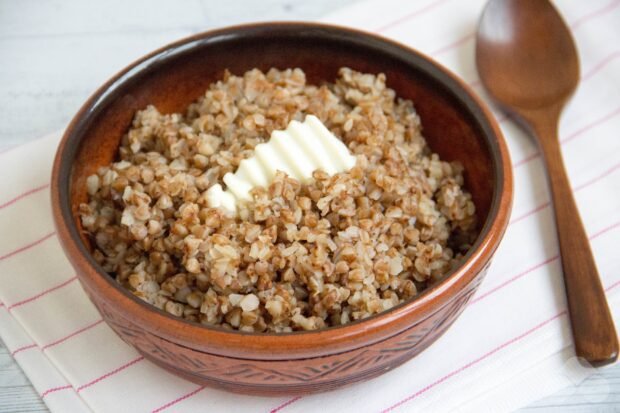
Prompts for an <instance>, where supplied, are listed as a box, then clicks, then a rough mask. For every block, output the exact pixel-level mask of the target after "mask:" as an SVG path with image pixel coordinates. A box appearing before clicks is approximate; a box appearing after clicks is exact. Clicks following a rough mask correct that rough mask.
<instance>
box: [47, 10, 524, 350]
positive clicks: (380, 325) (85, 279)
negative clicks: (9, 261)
mask: <svg viewBox="0 0 620 413" xmlns="http://www.w3.org/2000/svg"><path fill="white" fill-rule="evenodd" d="M273 29H278V30H295V31H302V30H310V31H314V30H319V31H327V32H332V33H333V32H335V33H337V34H339V35H343V36H349V37H352V38H355V37H357V38H362V39H370V40H373V41H375V42H378V43H381V44H382V46H384V47H387V48H390V49H391V50H393V51H394V52H395V53H396V52H398V53H399V57H402V56H404V55H408V57H409V59H408V60H407V64H409V65H415V66H416V68H417V69H418V70H420V71H422V72H424V73H425V74H426V75H428V76H430V77H432V78H433V79H434V80H435V81H437V82H438V83H439V84H442V85H443V86H444V88H445V89H446V90H449V91H450V92H452V93H453V94H454V97H455V98H456V99H458V100H459V101H460V103H461V104H462V105H463V106H464V107H466V108H467V110H468V112H470V113H469V114H470V115H471V116H472V119H474V120H476V121H477V123H478V125H477V126H478V128H480V130H481V135H482V136H483V139H484V141H485V144H486V145H487V147H488V149H489V152H490V157H491V160H492V162H493V165H492V166H493V168H492V170H493V175H494V177H495V185H494V190H493V198H492V202H491V206H490V208H489V213H488V216H487V218H486V220H485V223H484V225H483V227H482V228H481V229H480V232H479V234H478V237H477V238H476V241H475V242H474V244H473V245H472V247H471V248H470V250H469V251H468V252H467V253H466V254H465V256H464V258H463V259H464V261H463V262H462V263H461V265H459V266H458V267H456V268H454V269H453V270H451V271H450V272H448V273H447V274H446V276H445V277H444V279H443V280H441V281H440V282H438V283H437V284H435V285H433V286H431V287H429V288H428V289H426V290H424V291H423V292H422V293H420V294H419V295H418V296H416V297H415V298H413V299H411V300H409V301H405V302H404V303H401V304H399V305H397V306H395V307H393V308H391V309H389V310H387V311H384V312H382V313H378V314H376V315H373V316H371V317H368V318H365V319H363V320H357V321H354V322H352V323H349V324H346V325H342V326H333V327H328V328H324V329H321V330H315V331H297V332H292V333H250V332H241V331H237V330H226V329H224V328H222V327H218V326H206V325H203V324H200V323H197V322H191V321H187V320H183V319H180V318H178V317H175V316H173V315H171V314H168V313H166V312H164V311H162V310H160V309H158V308H156V307H155V306H153V305H151V304H148V303H146V302H144V301H142V300H140V299H139V298H138V297H136V296H134V295H133V294H131V293H130V292H129V291H128V290H126V289H125V288H123V287H122V286H121V285H119V284H118V283H116V282H115V280H114V279H112V277H110V276H109V275H108V274H107V273H106V272H105V271H103V269H102V268H101V267H100V266H99V264H97V263H96V262H95V261H94V259H93V258H92V256H91V254H90V252H89V251H88V249H87V247H86V246H85V245H84V244H83V242H82V240H81V238H80V235H79V232H78V228H77V226H76V224H75V222H74V220H73V214H72V208H71V203H70V195H69V193H70V190H69V183H70V180H69V177H70V176H71V169H72V161H73V156H74V155H75V152H76V149H75V148H76V147H77V146H78V145H76V143H79V142H81V139H79V138H80V133H81V130H80V127H82V126H84V123H85V122H86V121H87V120H88V119H89V117H90V116H92V115H93V113H94V112H96V111H94V110H93V109H94V108H95V107H96V106H97V105H98V104H100V103H101V102H104V103H105V101H106V96H107V94H108V92H109V91H110V90H113V89H114V88H117V87H121V88H122V87H123V85H124V83H125V82H126V81H127V80H130V79H132V77H133V75H135V74H138V73H140V72H141V71H142V70H144V69H147V68H148V67H149V63H153V62H155V61H157V59H164V60H165V59H169V58H173V57H174V56H175V54H176V53H178V52H183V51H185V50H188V49H191V48H192V46H194V47H199V46H200V45H201V44H203V42H208V41H213V39H218V38H225V37H226V36H227V35H238V34H240V33H244V32H251V31H253V30H263V31H265V30H273ZM326 41H329V40H326ZM410 60H415V61H416V62H415V64H414V62H412V61H410ZM420 65H423V66H425V67H420ZM69 155H72V156H71V158H70V159H69V158H68V156H69ZM69 161H71V162H69ZM512 194H513V178H512V168H511V162H510V156H509V153H508V150H507V145H506V143H505V141H504V138H503V135H502V133H501V131H500V129H499V126H498V124H497V121H496V120H495V118H494V116H493V115H492V114H491V112H490V110H489V109H488V108H487V106H486V104H485V103H484V102H483V101H482V100H481V99H480V98H479V97H478V96H476V95H475V93H474V92H473V91H472V89H471V88H470V87H469V86H468V85H467V84H466V83H465V82H464V81H463V80H461V79H460V78H459V77H458V76H457V75H455V74H453V73H452V72H451V71H450V70H448V69H447V68H445V67H444V66H442V65H441V64H439V63H438V62H436V61H434V60H433V59H432V58H431V57H429V56H427V55H425V54H423V53H421V52H419V51H417V50H415V49H413V48H411V47H409V46H407V45H404V44H401V43H399V42H396V41H394V40H391V39H388V38H385V37H383V36H381V35H378V34H375V33H370V32H366V31H362V30H358V29H353V28H350V27H343V26H338V25H333V24H325V23H309V22H263V23H250V24H241V25H235V26H227V27H223V28H218V29H214V30H209V31H205V32H201V33H198V34H194V35H192V36H189V37H185V38H182V39H180V40H177V41H175V42H172V43H170V44H167V45H165V46H163V47H161V48H159V49H157V50H155V51H153V52H151V53H149V54H147V55H145V56H143V57H141V58H139V59H138V60H136V61H134V62H133V63H131V64H130V65H128V66H127V67H125V68H124V69H122V70H121V71H119V72H118V73H116V74H115V75H114V76H112V77H111V78H110V79H109V80H108V81H106V82H105V83H104V84H103V85H102V86H100V87H99V88H98V89H97V90H96V91H95V92H94V93H93V94H92V95H91V96H90V97H89V98H88V100H87V101H86V102H85V103H84V104H83V105H82V107H81V108H80V109H79V111H78V112H77V113H76V115H75V116H74V117H73V119H72V120H71V122H70V123H69V125H68V126H67V128H66V130H65V132H64V134H63V137H62V139H61V141H60V144H59V146H58V149H57V152H56V157H55V159H54V164H53V169H52V179H51V200H52V211H53V218H54V221H55V225H56V229H57V233H58V239H59V241H60V242H61V244H62V246H63V249H64V251H65V254H66V255H67V257H68V259H69V261H70V262H71V263H72V265H73V266H74V268H75V269H76V272H77V274H78V278H79V280H80V282H81V283H82V285H83V286H84V287H85V289H86V290H87V291H88V292H89V293H90V294H93V295H96V296H98V297H99V298H100V299H101V298H104V297H105V298H107V299H111V300H113V302H114V305H115V306H116V307H117V308H115V310H117V311H118V312H120V313H121V314H122V317H124V318H131V320H132V322H133V323H137V324H139V325H140V327H141V328H143V329H144V330H146V331H148V332H150V333H151V334H154V335H156V336H158V337H159V338H161V339H164V340H166V341H169V342H173V343H176V344H180V345H183V346H186V347H189V348H191V349H193V350H197V351H202V352H208V353H211V354H215V355H222V356H228V357H230V356H232V357H238V358H260V359H274V360H276V359H295V358H305V357H308V356H309V355H312V357H316V356H321V355H327V354H335V353H338V352H344V351H349V350H352V349H356V348H360V347H364V346H368V345H371V344H373V343H376V342H378V341H383V340H385V339H387V338H389V337H391V336H393V335H396V334H398V333H399V332H401V331H403V330H404V329H406V328H408V327H410V326H411V324H412V322H414V321H416V322H419V321H421V320H423V319H425V318H427V317H429V316H431V315H432V314H433V313H435V312H436V311H438V309H439V308H441V307H443V306H444V305H446V304H447V303H448V302H449V301H450V298H451V297H452V296H454V295H456V294H458V293H459V292H460V291H461V290H463V289H464V288H465V287H466V286H467V285H468V284H469V283H470V282H471V281H472V280H473V279H474V278H475V277H476V276H477V274H478V273H479V272H480V271H481V270H482V269H483V268H484V267H485V266H486V265H487V264H488V262H489V261H490V259H491V257H492V255H493V253H494V252H495V250H496V248H497V246H498V245H499V242H500V240H501V238H502V237H503V234H504V232H505V229H506V227H507V225H508V219H509V217H510V211H511V207H512ZM437 303H439V305H437ZM433 308H435V309H433ZM104 318H105V317H104Z"/></svg>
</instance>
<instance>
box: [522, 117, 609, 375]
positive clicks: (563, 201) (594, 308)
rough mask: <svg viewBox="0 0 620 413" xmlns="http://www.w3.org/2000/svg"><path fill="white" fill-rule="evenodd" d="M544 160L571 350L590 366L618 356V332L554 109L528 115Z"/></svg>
mask: <svg viewBox="0 0 620 413" xmlns="http://www.w3.org/2000/svg"><path fill="white" fill-rule="evenodd" d="M527 118H529V119H528V120H529V121H530V124H531V126H532V128H533V130H534V133H535V134H536V135H537V136H538V142H539V144H540V147H541V149H542V152H543V156H544V160H545V162H546V164H547V174H548V176H549V184H550V186H551V194H552V197H553V205H554V209H555V222H556V228H557V232H558V238H559V241H560V253H561V257H562V268H563V270H564V284H565V287H566V295H567V298H568V309H569V313H570V320H571V326H572V330H573V338H574V342H575V352H576V353H577V356H578V357H583V358H584V359H585V360H587V361H588V362H589V363H590V364H591V365H593V366H602V365H605V364H610V363H613V362H615V361H616V359H617V358H618V336H617V334H616V330H615V326H614V322H613V319H612V317H611V314H610V312H609V307H608V305H607V299H606V297H605V291H604V290H603V286H602V285H601V280H600V278H599V275H598V271H597V269H596V263H595V262H594V257H593V255H592V251H591V250H590V243H589V241H588V236H587V234H586V231H585V229H584V227H583V223H582V222H581V218H580V217H579V210H578V209H577V205H576V203H575V198H574V197H573V191H572V189H571V185H570V181H569V180H568V176H567V174H566V169H565V168H564V162H563V160H562V152H561V150H560V141H559V139H558V119H559V112H558V113H555V111H550V112H546V113H543V112H538V114H536V115H534V116H527Z"/></svg>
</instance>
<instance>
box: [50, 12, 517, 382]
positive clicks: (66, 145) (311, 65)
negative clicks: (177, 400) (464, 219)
mask: <svg viewBox="0 0 620 413" xmlns="http://www.w3.org/2000/svg"><path fill="white" fill-rule="evenodd" d="M343 66H347V67H351V68H353V69H356V70H360V71H363V72H370V73H380V72H382V73H385V74H386V76H387V79H388V86H389V87H391V88H393V89H395V90H396V92H397V94H398V96H400V97H403V98H406V99H411V100H413V102H414V104H415V106H416V109H417V111H418V113H419V114H420V117H421V119H422V124H423V127H424V135H425V137H426V138H427V140H428V142H429V145H430V146H431V148H432V149H433V150H434V151H436V152H438V153H439V155H440V156H441V157H442V159H446V160H458V161H460V162H461V163H462V164H463V165H464V167H465V171H466V174H465V178H466V186H467V188H468V189H469V190H470V191H471V193H472V195H473V198H474V202H475V204H476V208H477V213H478V218H479V222H481V223H484V225H483V228H482V234H481V236H480V237H479V240H478V241H477V243H476V244H475V246H474V248H473V250H472V251H471V252H470V253H469V254H468V256H467V259H466V260H465V262H464V263H463V265H462V266H461V267H460V268H458V269H456V270H454V272H453V273H452V274H451V275H450V276H449V277H447V279H446V280H445V281H443V282H442V283H439V284H438V285H436V286H434V287H433V288H431V289H429V290H428V291H426V292H425V293H423V294H422V295H421V296H420V297H419V298H417V299H416V300H414V301H412V302H410V303H407V304H405V305H401V306H398V307H396V308H395V309H393V310H391V311H389V312H387V313H385V314H382V315H380V316H375V317H371V318H370V319H367V320H365V321H363V322H358V323H352V324H351V325H348V326H344V327H338V328H331V329H326V330H322V331H320V332H313V333H307V334H288V335H252V334H241V333H230V332H226V331H222V330H218V329H213V328H205V327H202V326H198V325H192V324H191V323H187V322H183V321H181V320H178V319H174V318H173V317H171V316H169V315H166V314H164V313H163V312H161V311H159V310H157V309H154V308H150V307H149V306H148V305H147V304H145V303H143V302H141V301H140V300H138V299H136V298H135V297H133V296H131V294H129V293H127V291H125V290H123V289H122V288H120V287H119V286H118V285H116V284H115V282H113V281H111V280H110V278H109V277H107V276H106V275H104V274H102V272H101V269H100V268H99V267H98V266H97V265H96V264H95V263H94V261H93V260H92V258H91V257H89V256H88V253H87V250H86V248H89V241H88V239H87V238H86V237H85V235H84V234H83V232H82V231H81V228H80V222H79V218H78V215H77V212H76V210H77V206H78V205H79V204H80V203H81V202H84V201H85V200H86V190H85V179H86V177H87V176H88V175H90V174H92V173H94V172H95V171H96V169H97V168H98V167H99V166H102V165H107V164H109V163H110V161H112V160H113V159H114V157H115V153H116V150H117V147H118V144H119V142H120V140H121V138H122V135H123V133H125V132H126V130H127V128H128V127H129V125H130V124H131V121H132V118H133V115H134V114H135V112H136V110H139V109H142V108H144V107H145V106H146V105H148V104H154V105H155V106H156V107H157V108H158V109H159V110H160V111H162V112H164V113H171V112H179V111H183V110H184V109H185V108H186V107H187V106H188V104H189V103H191V102H192V101H194V100H195V99H197V98H198V97H200V96H201V95H202V94H203V93H204V90H206V89H207V88H208V86H209V84H211V83H212V82H214V81H216V80H219V79H221V78H222V76H223V74H224V70H226V69H228V70H229V71H230V72H232V73H233V74H242V73H243V72H245V71H247V70H249V69H252V68H254V67H257V68H260V69H262V70H268V69H269V68H271V67H277V68H280V69H284V68H289V67H301V68H302V69H303V70H304V71H305V73H306V75H307V78H308V82H309V83H314V84H320V83H323V82H331V81H333V80H334V79H335V78H336V76H337V72H338V69H339V68H340V67H343ZM511 201H512V175H511V171H510V160H509V157H508V154H507V150H506V147H505V144H504V142H503V139H502V137H501V133H500V132H499V129H498V127H497V125H496V123H495V122H494V121H493V120H492V118H491V115H490V114H489V113H488V111H487V110H486V109H485V108H484V106H483V105H482V104H481V103H480V102H479V100H478V99H477V98H475V96H473V95H472V94H471V92H470V91H468V88H467V87H466V86H465V85H464V84H462V82H460V81H459V80H458V79H456V78H454V77H453V76H452V75H450V74H449V73H447V72H446V71H445V70H444V69H441V68H440V67H438V66H436V64H434V63H432V62H430V61H429V60H427V58H425V57H423V56H422V55H420V54H418V53H416V52H413V51H410V50H408V49H406V48H404V47H402V46H399V45H396V44H394V43H391V42H389V41H386V40H382V39H380V38H377V37H374V36H371V35H367V34H363V33H360V32H356V31H352V30H344V29H339V28H334V27H331V26H321V25H311V24H267V25H253V26H241V27H237V28H232V29H223V30H221V31H216V32H210V33H206V34H202V35H197V36H194V37H193V38H190V39H189V40H188V41H186V42H183V43H181V42H179V43H176V44H175V45H173V46H172V47H171V48H169V49H166V50H164V49H162V50H160V51H158V52H155V53H154V54H152V55H151V56H150V57H147V58H146V59H145V60H142V61H139V62H138V63H137V64H135V65H134V66H130V68H129V69H127V70H126V71H124V72H121V73H120V74H119V75H117V77H116V78H114V79H112V80H111V81H110V82H108V83H107V84H106V85H104V86H103V87H102V88H101V89H100V90H99V91H97V92H96V93H95V94H94V95H93V97H92V98H91V99H90V100H89V101H88V102H87V103H86V104H85V105H84V107H83V108H82V109H81V110H80V112H79V113H78V114H77V115H76V117H75V118H74V120H73V121H72V123H71V124H70V125H69V127H68V129H67V132H66V134H65V136H64V138H63V141H62V142H61V145H60V148H59V151H58V154H57V158H56V161H55V165H54V172H53V178H52V205H53V208H54V218H55V221H56V225H57V228H58V234H59V239H60V241H61V243H62V245H63V248H64V249H65V252H66V253H67V256H68V257H69V259H70V261H71V262H72V264H73V265H74V266H75V267H76V270H77V273H78V276H79V278H80V282H81V283H82V285H83V286H84V288H85V290H86V291H87V293H88V294H89V296H90V297H91V300H92V301H93V302H94V303H95V304H96V306H97V307H98V309H99V310H100V312H101V313H102V315H103V317H104V318H105V320H106V321H107V322H108V324H110V325H111V326H112V328H113V329H114V330H115V331H116V332H117V333H118V334H119V335H120V336H121V337H122V338H123V339H124V340H125V341H127V342H128V343H130V344H132V345H134V346H135V347H136V348H137V349H138V350H139V351H140V352H142V353H143V354H144V355H145V356H146V357H147V358H149V359H151V360H153V361H155V362H157V363H158V364H160V365H162V366H164V367H166V368H168V369H169V370H171V371H173V372H175V373H176V374H181V375H184V376H185V377H187V378H190V379H191V380H194V381H196V382H199V383H204V384H207V385H211V386H218V387H223V388H226V389H228V390H233V391H241V392H251V393H257V394H281V393H304V392H310V391H321V390H327V389H332V388H334V387H335V386H340V385H344V384H347V383H351V382H354V381H357V380H362V379H365V378H369V377H373V376H375V375H378V374H380V373H381V372H384V371H386V370H387V369H390V368H392V367H394V366H397V365H398V364H400V363H402V362H403V361H405V360H407V359H409V358H411V357H413V356H414V355H415V354H417V353H419V352H420V351H421V350H423V349H424V348H426V347H427V346H428V345H429V344H430V343H432V342H433V341H434V340H435V339H436V338H437V337H438V336H439V335H441V334H442V333H443V332H444V331H445V329H446V328H447V327H448V326H449V325H450V324H451V323H452V322H453V321H454V319H455V318H456V317H457V316H458V314H460V312H461V311H462V310H463V308H464V306H465V304H466V302H467V301H468V299H469V298H470V297H471V295H472V294H473V292H474V291H475V289H476V288H477V286H478V285H479V284H480V282H481V280H482V277H483V275H484V273H485V272H486V269H487V268H488V265H489V263H490V259H491V257H492V254H493V253H494V251H495V249H496V247H497V245H498V243H499V240H500V239H501V237H502V235H503V233H504V231H505V228H506V225H507V222H508V217H509V213H510V205H511ZM80 236H81V237H82V239H81V240H80ZM254 373H256V374H254Z"/></svg>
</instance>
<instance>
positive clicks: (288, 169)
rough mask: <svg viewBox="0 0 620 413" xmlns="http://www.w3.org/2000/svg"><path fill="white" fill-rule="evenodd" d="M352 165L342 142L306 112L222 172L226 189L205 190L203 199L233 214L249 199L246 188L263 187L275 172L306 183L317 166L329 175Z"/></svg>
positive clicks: (218, 187) (216, 185)
mask: <svg viewBox="0 0 620 413" xmlns="http://www.w3.org/2000/svg"><path fill="white" fill-rule="evenodd" d="M354 165H355V157H354V156H353V155H351V153H350V152H349V150H348V148H347V147H346V146H345V144H344V143H342V141H341V140H340V139H338V138H337V137H335V136H334V134H333V133H331V132H330V131H329V129H327V128H326V127H325V125H323V123H321V121H320V120H319V119H318V118H317V117H316V116H313V115H308V116H306V119H305V120H304V122H303V123H301V122H298V121H296V120H293V121H291V122H290V123H289V124H288V126H287V128H286V130H275V131H273V132H272V133H271V137H270V139H269V142H266V143H261V144H259V145H256V147H255V148H254V154H253V156H251V157H250V158H248V159H244V160H243V161H241V162H240V163H239V167H238V168H237V170H236V171H235V173H234V174H233V173H230V172H229V173H227V174H226V175H224V179H223V180H224V183H225V184H226V190H224V189H223V188H222V186H221V185H220V184H215V185H213V186H211V188H209V189H208V190H207V194H206V196H207V202H208V204H209V206H210V207H212V208H218V207H221V208H223V209H225V210H227V211H229V212H231V213H233V214H236V212H237V206H238V205H239V203H240V202H246V201H249V200H251V199H252V197H251V196H250V191H251V190H252V189H253V188H255V187H257V186H262V187H267V186H268V185H269V184H270V183H271V182H272V181H273V179H274V177H275V175H276V172H277V171H282V172H284V173H286V174H287V175H288V176H290V177H292V178H295V179H297V180H298V181H300V182H302V183H308V182H310V181H312V173H313V172H314V171H316V170H318V169H320V170H323V171H325V172H326V173H328V174H329V175H330V176H331V175H334V174H336V173H339V172H344V171H348V170H349V169H351V168H352V167H353V166H354Z"/></svg>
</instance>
